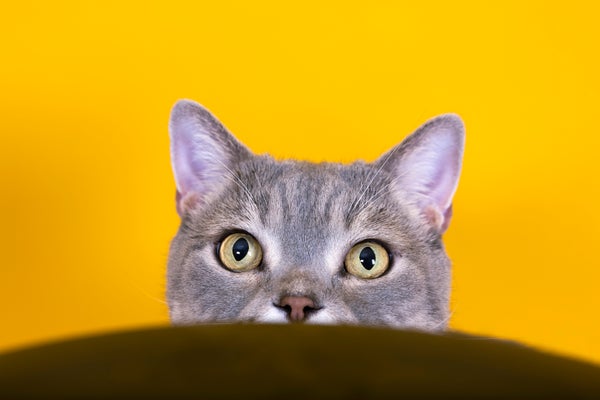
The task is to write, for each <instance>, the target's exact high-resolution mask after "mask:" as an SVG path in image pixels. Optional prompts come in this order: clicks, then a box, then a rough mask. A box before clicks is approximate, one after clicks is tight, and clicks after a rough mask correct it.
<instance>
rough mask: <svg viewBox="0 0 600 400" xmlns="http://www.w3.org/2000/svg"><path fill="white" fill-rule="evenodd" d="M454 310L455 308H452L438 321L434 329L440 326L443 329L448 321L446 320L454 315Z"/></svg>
mask: <svg viewBox="0 0 600 400" xmlns="http://www.w3.org/2000/svg"><path fill="white" fill-rule="evenodd" d="M454 311H456V310H455V309H453V310H452V311H450V314H448V316H447V317H446V318H444V319H443V320H441V321H440V322H438V323H437V324H436V325H435V326H434V327H433V329H434V330H438V329H440V328H442V329H444V328H445V327H446V324H447V323H448V321H450V318H452V316H453V315H454Z"/></svg>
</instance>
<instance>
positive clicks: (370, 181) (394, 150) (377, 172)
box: [350, 146, 399, 212]
mask: <svg viewBox="0 0 600 400" xmlns="http://www.w3.org/2000/svg"><path fill="white" fill-rule="evenodd" d="M398 148H399V146H396V147H394V148H393V149H392V150H391V151H390V152H389V153H388V154H387V155H386V156H385V158H384V159H383V161H382V163H381V165H380V166H379V168H378V169H377V170H375V172H374V173H372V174H370V175H369V176H371V179H370V180H369V182H368V183H367V185H366V186H365V188H364V189H363V190H362V192H361V194H360V195H359V197H358V198H357V199H356V200H354V201H353V202H352V205H351V206H350V212H352V211H354V210H355V208H356V207H358V204H359V203H360V201H361V200H362V199H363V197H364V195H365V194H366V193H367V191H368V190H369V188H370V187H371V185H372V184H373V182H374V181H375V178H377V176H378V175H379V174H380V173H381V171H382V170H383V168H384V167H385V166H386V164H387V163H388V161H389V160H390V159H391V158H392V156H393V155H394V154H395V153H396V151H397V150H398ZM367 179H368V177H367Z"/></svg>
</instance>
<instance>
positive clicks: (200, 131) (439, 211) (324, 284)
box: [167, 100, 465, 331]
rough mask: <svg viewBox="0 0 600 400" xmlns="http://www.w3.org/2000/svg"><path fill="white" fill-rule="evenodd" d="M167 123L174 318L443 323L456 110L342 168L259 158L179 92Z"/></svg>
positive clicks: (430, 326) (459, 129) (459, 147)
mask: <svg viewBox="0 0 600 400" xmlns="http://www.w3.org/2000/svg"><path fill="white" fill-rule="evenodd" d="M169 133H170V138H171V163H172V167H173V173H174V177H175V183H176V188H177V191H176V209H177V212H178V214H179V216H180V218H181V225H180V227H179V230H178V232H177V234H176V236H175V237H174V239H173V241H172V242H171V247H170V252H169V260H168V268H167V303H168V307H169V315H170V319H171V321H172V323H173V324H176V325H177V324H194V323H207V322H254V323H288V322H304V323H314V324H350V325H372V326H391V327H397V328H411V329H417V330H424V331H441V330H444V329H446V328H447V324H448V319H449V305H448V301H449V294H450V261H449V259H448V257H447V255H446V253H445V250H444V246H443V243H442V234H443V233H444V231H445V230H446V229H447V227H448V224H449V221H450V218H451V216H452V198H453V195H454V193H455V191H456V187H457V184H458V179H459V174H460V170H461V167H462V158H463V157H462V156H463V148H464V140H465V139H464V138H465V134H464V126H463V123H462V120H461V119H460V118H459V117H458V116H457V115H454V114H444V115H441V116H438V117H436V118H434V119H431V120H429V121H428V122H426V123H425V124H424V125H423V126H421V127H420V128H419V129H418V130H417V131H416V132H415V133H413V134H412V135H410V136H409V137H407V138H406V139H405V140H404V141H402V142H401V143H400V144H399V145H397V146H396V147H394V148H392V149H391V150H390V151H388V152H387V153H385V154H384V155H382V156H381V157H380V158H379V159H378V160H376V161H375V162H372V163H365V162H362V161H357V162H354V163H353V164H350V165H343V164H338V163H319V164H315V163H310V162H304V161H294V160H284V161H276V160H275V159H273V158H272V157H270V156H268V155H255V154H253V153H252V152H251V151H250V150H249V149H248V148H247V147H245V146H244V145H243V144H242V143H240V142H239V141H238V140H237V139H236V138H235V137H234V136H233V135H232V134H231V133H229V132H228V130H227V129H226V128H225V127H224V126H223V125H222V124H221V123H220V122H219V121H218V120H217V119H216V118H215V117H214V116H213V115H212V114H211V113H210V112H209V111H208V110H207V109H205V108H204V107H202V106H201V105H199V104H197V103H195V102H193V101H189V100H180V101H179V102H177V103H176V104H175V106H174V107H173V109H172V112H171V119H170V123H169Z"/></svg>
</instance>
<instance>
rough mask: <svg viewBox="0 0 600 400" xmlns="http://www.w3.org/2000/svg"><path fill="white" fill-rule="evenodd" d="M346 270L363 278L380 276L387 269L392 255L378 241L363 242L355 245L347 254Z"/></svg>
mask: <svg viewBox="0 0 600 400" xmlns="http://www.w3.org/2000/svg"><path fill="white" fill-rule="evenodd" d="M345 264H346V271H348V272H349V273H351V274H352V275H354V276H357V277H359V278H363V279H374V278H378V277H380V276H381V275H382V274H383V273H384V272H385V271H387V269H388V267H389V264H390V257H389V255H388V252H387V250H386V249H385V248H384V247H383V246H382V245H380V244H379V243H376V242H371V241H367V242H361V243H359V244H356V245H354V247H352V248H351V249H350V251H349V252H348V255H346V261H345Z"/></svg>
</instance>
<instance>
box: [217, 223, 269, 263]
mask: <svg viewBox="0 0 600 400" xmlns="http://www.w3.org/2000/svg"><path fill="white" fill-rule="evenodd" d="M218 253H219V258H220V259H221V262H222V263H223V265H225V267H226V268H227V269H229V270H231V271H234V272H245V271H250V270H251V269H254V268H256V267H258V266H259V265H260V263H261V261H262V248H261V247H260V244H258V241H257V240H256V239H254V238H253V237H252V236H251V235H249V234H247V233H242V232H239V233H232V234H231V235H229V236H227V237H226V238H225V239H224V240H223V241H222V242H221V244H220V245H219V248H218Z"/></svg>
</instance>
